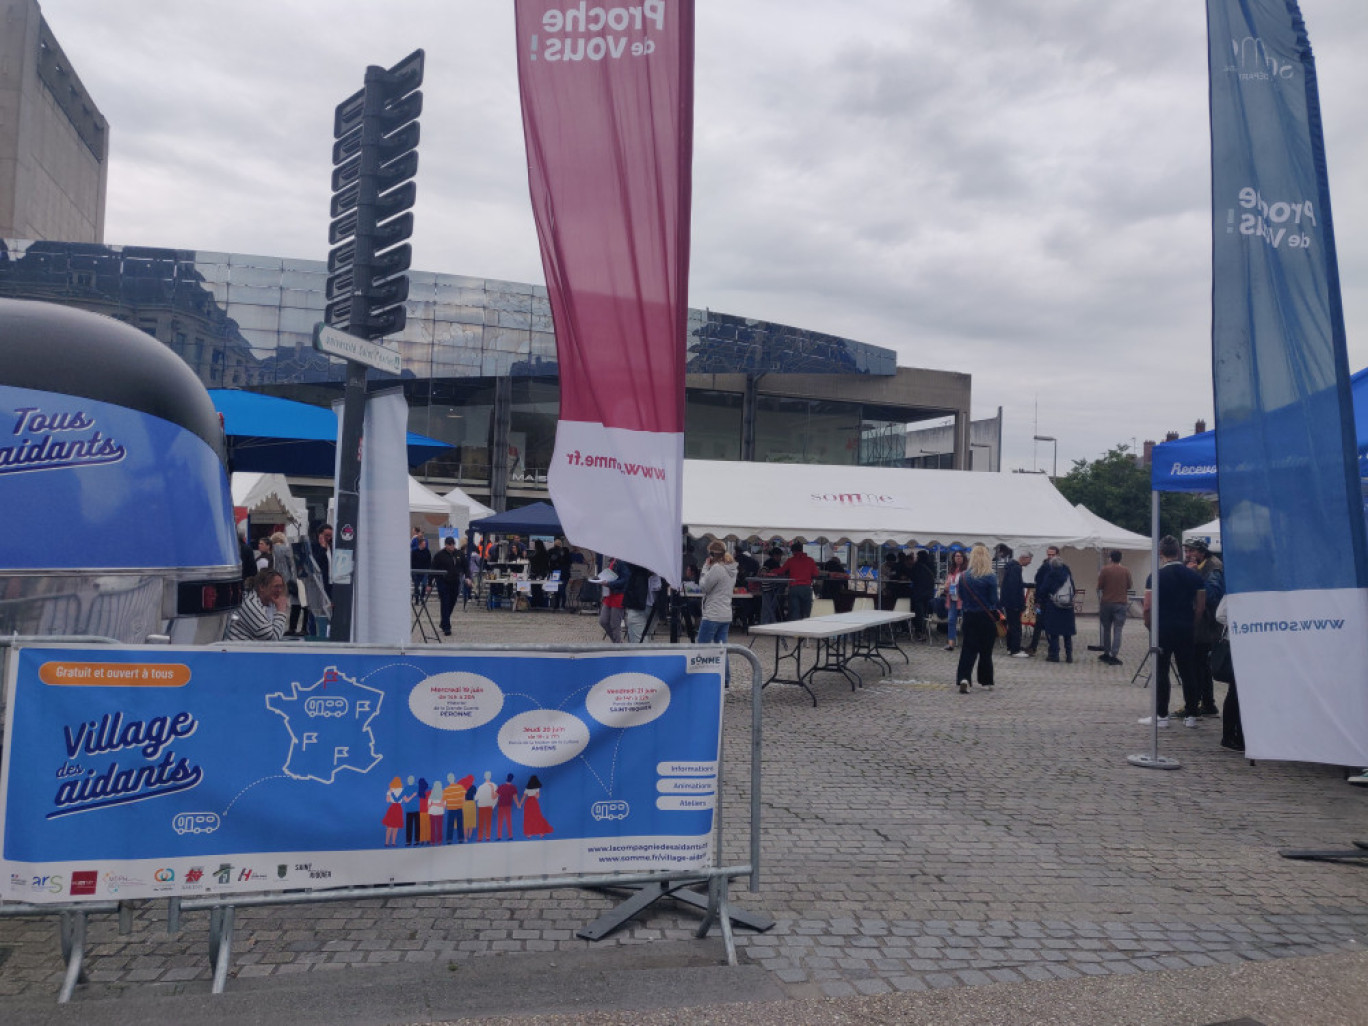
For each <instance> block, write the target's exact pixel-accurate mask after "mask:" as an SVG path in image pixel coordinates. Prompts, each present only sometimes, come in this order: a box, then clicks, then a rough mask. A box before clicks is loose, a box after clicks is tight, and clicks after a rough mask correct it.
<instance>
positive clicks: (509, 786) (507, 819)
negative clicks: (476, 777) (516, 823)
mask: <svg viewBox="0 0 1368 1026" xmlns="http://www.w3.org/2000/svg"><path fill="white" fill-rule="evenodd" d="M494 794H495V801H496V802H497V806H496V808H497V810H498V813H497V816H496V818H495V823H494V839H495V840H496V841H503V840H509V841H511V840H513V806H514V805H517V804H520V799H519V795H518V785H517V784H515V783H513V774H512V773H510V774H509V775H508V779H506V780H505V781H504V782H503V783H502V784H500V785H499V786H498V787H496V788H495V789H494ZM505 831H507V837H505Z"/></svg>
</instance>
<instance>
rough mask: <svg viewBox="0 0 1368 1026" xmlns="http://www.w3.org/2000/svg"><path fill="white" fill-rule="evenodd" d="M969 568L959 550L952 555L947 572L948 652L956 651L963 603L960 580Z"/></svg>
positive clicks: (944, 587)
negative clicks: (956, 639)
mask: <svg viewBox="0 0 1368 1026" xmlns="http://www.w3.org/2000/svg"><path fill="white" fill-rule="evenodd" d="M968 566H969V560H968V558H967V557H966V556H965V555H964V553H963V552H961V551H960V550H959V549H956V550H955V551H954V552H952V553H950V563H949V566H948V567H947V569H946V571H945V584H944V585H943V591H944V593H945V635H946V642H947V644H946V646H945V650H946V651H947V652H953V651H954V650H955V638H956V636H957V633H956V632H957V631H958V629H959V618H960V610H961V609H962V608H963V602H962V601H961V598H960V593H959V582H960V578H961V577H963V576H964V571H965V569H967V568H968Z"/></svg>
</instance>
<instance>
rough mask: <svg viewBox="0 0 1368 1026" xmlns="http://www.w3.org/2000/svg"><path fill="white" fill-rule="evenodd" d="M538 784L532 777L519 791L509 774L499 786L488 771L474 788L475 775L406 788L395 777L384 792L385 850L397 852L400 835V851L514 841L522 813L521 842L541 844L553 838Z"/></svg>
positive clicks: (421, 780)
mask: <svg viewBox="0 0 1368 1026" xmlns="http://www.w3.org/2000/svg"><path fill="white" fill-rule="evenodd" d="M541 789H542V784H541V780H539V779H538V777H537V775H536V774H535V773H534V774H532V776H530V777H528V778H527V784H526V785H525V786H524V787H523V788H522V789H521V790H519V788H518V785H517V784H516V783H515V782H514V780H513V774H512V773H509V774H508V775H507V776H506V777H505V778H504V781H503V783H500V784H496V783H494V774H493V772H492V771H491V770H486V771H485V774H484V780H483V781H481V782H480V783H479V784H476V783H475V777H474V775H473V774H466V775H465V776H464V777H461V778H460V779H459V780H458V779H457V778H456V774H455V773H448V774H447V775H446V783H445V784H443V783H442V780H441V778H440V777H434V778H433V780H432V782H431V783H429V782H428V780H427V779H426V778H424V777H420V778H418V780H417V781H416V782H415V781H414V779H413V777H412V776H409V778H408V780H407V782H405V781H403V780H401V779H400V778H399V777H395V778H394V779H393V780H391V781H390V785H389V788H388V789H387V790H386V791H385V815H384V817H383V819H382V820H381V824H382V825H383V826H384V828H385V843H384V847H386V848H397V847H399V831H400V830H403V831H404V845H403V846H404V847H405V848H413V847H422V846H425V845H440V844H466V843H475V842H477V841H490V840H494V841H511V840H513V836H514V833H513V814H514V812H515V811H521V812H522V836H523V837H526V838H541V837H546V836H548V835H549V834H551V833H552V829H551V824H550V823H548V822H547V821H546V817H545V815H543V814H542V808H541Z"/></svg>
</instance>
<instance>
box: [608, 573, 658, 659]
mask: <svg viewBox="0 0 1368 1026" xmlns="http://www.w3.org/2000/svg"><path fill="white" fill-rule="evenodd" d="M615 569H616V570H617V572H618V576H619V577H621V576H622V575H623V574H624V573H625V574H626V575H627V585H626V587H625V588H623V590H622V612H623V619H624V620H625V622H626V625H627V644H629V645H640V644H641V642H642V639H643V638H644V637H645V635H646V618H647V614H648V613H649V612H650V609H651V571H649V570H647V569H646V568H645V567H644V566H637V565H636V564H635V563H627V562H625V561H623V560H618V565H617V566H616V567H615Z"/></svg>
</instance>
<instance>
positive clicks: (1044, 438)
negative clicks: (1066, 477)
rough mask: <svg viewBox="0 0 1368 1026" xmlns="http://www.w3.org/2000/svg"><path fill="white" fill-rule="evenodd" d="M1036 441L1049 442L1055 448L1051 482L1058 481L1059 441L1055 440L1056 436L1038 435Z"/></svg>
mask: <svg viewBox="0 0 1368 1026" xmlns="http://www.w3.org/2000/svg"><path fill="white" fill-rule="evenodd" d="M1035 440H1036V441H1037V442H1049V443H1051V444H1052V445H1053V446H1054V473H1053V474H1051V475H1050V480H1051V481H1053V480H1056V479H1057V478H1058V477H1059V439H1057V438H1055V437H1054V435H1036V436H1035Z"/></svg>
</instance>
